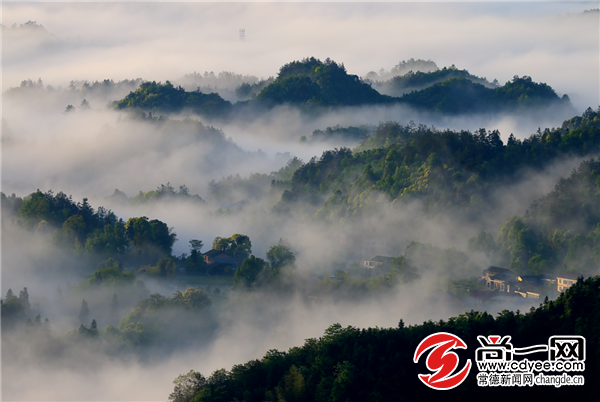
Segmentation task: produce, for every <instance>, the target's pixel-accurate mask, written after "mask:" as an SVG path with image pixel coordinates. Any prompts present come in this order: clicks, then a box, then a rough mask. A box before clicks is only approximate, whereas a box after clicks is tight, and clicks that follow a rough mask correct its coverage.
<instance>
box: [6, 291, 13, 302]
mask: <svg viewBox="0 0 600 402" xmlns="http://www.w3.org/2000/svg"><path fill="white" fill-rule="evenodd" d="M13 296H14V295H13V291H12V289H8V292H6V297H5V298H4V300H5V301H9V300H10V299H12V297H13Z"/></svg>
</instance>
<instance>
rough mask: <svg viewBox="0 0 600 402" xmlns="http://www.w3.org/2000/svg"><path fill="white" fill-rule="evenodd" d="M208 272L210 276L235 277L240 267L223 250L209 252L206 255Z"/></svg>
mask: <svg viewBox="0 0 600 402" xmlns="http://www.w3.org/2000/svg"><path fill="white" fill-rule="evenodd" d="M204 261H205V262H206V272H207V273H208V274H209V275H233V273H234V272H235V270H236V269H237V267H238V263H237V261H236V259H235V258H234V257H233V256H232V255H230V254H228V253H226V252H224V251H221V250H214V249H212V250H209V251H207V252H206V253H204Z"/></svg>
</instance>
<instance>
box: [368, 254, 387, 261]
mask: <svg viewBox="0 0 600 402" xmlns="http://www.w3.org/2000/svg"><path fill="white" fill-rule="evenodd" d="M393 258H394V257H385V256H382V255H378V256H376V257H373V258H371V259H369V260H365V261H372V262H388V261H389V260H391V259H393Z"/></svg>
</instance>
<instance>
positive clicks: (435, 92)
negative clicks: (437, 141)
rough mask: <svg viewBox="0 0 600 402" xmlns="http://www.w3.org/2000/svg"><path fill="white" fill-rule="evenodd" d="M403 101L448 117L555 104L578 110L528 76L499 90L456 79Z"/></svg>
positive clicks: (510, 82)
mask: <svg viewBox="0 0 600 402" xmlns="http://www.w3.org/2000/svg"><path fill="white" fill-rule="evenodd" d="M429 74H434V73H429ZM400 102H401V103H406V104H408V105H410V106H413V107H416V108H418V109H423V110H427V111H436V112H442V113H446V114H462V113H478V112H502V111H510V110H519V109H524V108H530V107H534V108H541V107H548V106H553V105H557V106H566V107H569V108H570V109H572V110H573V111H574V110H575V109H574V108H573V107H572V106H571V101H570V100H569V97H568V96H567V95H563V97H562V98H559V97H558V95H557V94H556V92H554V90H553V89H552V88H551V87H550V86H549V85H546V84H543V83H542V84H538V83H536V82H533V80H532V79H531V77H528V76H524V77H521V78H519V77H518V76H515V77H514V78H513V80H512V81H509V82H507V83H506V84H505V85H503V86H501V87H498V88H488V87H486V86H484V85H482V84H480V83H477V82H474V81H473V80H471V79H469V78H466V77H452V78H449V79H447V80H444V81H441V82H438V83H436V84H434V85H432V86H429V87H427V88H425V89H423V90H420V91H413V92H411V93H408V94H405V95H404V96H402V97H401V98H400Z"/></svg>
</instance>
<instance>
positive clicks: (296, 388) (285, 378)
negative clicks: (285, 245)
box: [176, 277, 600, 402]
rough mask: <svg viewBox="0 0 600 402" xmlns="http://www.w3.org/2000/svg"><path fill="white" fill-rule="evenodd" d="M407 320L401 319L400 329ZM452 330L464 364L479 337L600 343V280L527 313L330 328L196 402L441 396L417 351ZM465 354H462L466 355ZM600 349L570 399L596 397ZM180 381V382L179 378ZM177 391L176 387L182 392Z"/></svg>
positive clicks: (468, 394)
mask: <svg viewBox="0 0 600 402" xmlns="http://www.w3.org/2000/svg"><path fill="white" fill-rule="evenodd" d="M402 323H403V321H401V324H402ZM436 332H448V333H452V334H455V335H457V336H459V337H460V338H461V339H463V340H464V341H465V342H466V344H467V345H468V350H467V351H465V352H464V353H463V354H461V357H460V359H461V361H464V359H466V358H471V359H473V356H474V353H475V349H476V347H477V346H478V345H479V343H478V341H477V336H478V335H487V334H498V335H502V336H505V335H509V336H511V337H512V342H513V343H515V345H519V346H521V345H523V346H528V345H535V344H544V343H546V342H548V337H550V336H552V335H556V334H570V335H581V336H583V337H585V338H586V339H588V340H590V339H597V336H598V334H599V333H600V277H595V278H590V279H587V280H585V281H583V280H582V279H580V280H579V281H578V282H577V283H576V284H575V285H573V286H572V287H571V288H569V289H568V290H567V291H566V292H565V293H564V294H562V295H561V296H560V297H559V298H558V299H556V300H555V301H551V302H548V303H544V304H543V305H540V307H539V308H532V309H531V311H530V312H528V313H526V314H523V313H519V312H518V311H517V312H516V313H515V312H512V311H508V310H504V311H502V312H501V313H499V314H498V315H497V316H496V317H494V316H492V315H490V314H488V313H486V312H477V311H471V312H468V313H465V314H462V315H460V316H458V317H453V318H450V319H448V320H447V321H444V320H440V321H437V322H432V321H428V322H424V323H423V324H421V325H412V326H405V325H399V326H398V327H397V328H366V329H359V328H354V327H350V326H349V327H345V328H344V327H342V326H341V325H340V324H334V325H332V326H330V327H329V328H328V329H327V330H326V331H325V334H324V335H323V336H322V337H321V338H319V339H307V340H306V341H305V343H304V345H303V346H301V347H294V348H291V349H290V350H288V351H287V352H279V351H276V350H270V351H268V352H267V353H266V355H265V356H264V357H263V358H262V359H260V360H252V361H249V362H247V363H245V364H238V365H236V366H234V367H233V368H232V369H231V371H230V372H228V371H226V370H218V371H217V372H215V373H213V375H212V376H211V377H210V378H209V379H208V380H207V381H206V383H204V382H202V381H200V383H202V385H201V386H200V388H201V389H200V390H199V391H197V393H196V396H195V398H193V399H192V400H193V401H197V402H200V401H203V402H211V401H223V400H240V401H242V400H246V401H284V400H285V401H369V400H382V401H401V400H417V399H424V398H425V399H428V398H435V397H437V391H435V390H430V389H428V388H426V387H424V386H423V384H422V382H421V381H420V380H419V378H418V375H419V374H421V373H423V370H424V364H414V363H413V358H414V351H415V349H416V348H417V346H418V344H419V343H420V342H421V341H422V340H423V339H424V338H425V337H427V336H428V335H431V334H433V333H436ZM461 353H462V352H461ZM599 359H600V345H599V344H598V343H597V342H591V341H588V342H587V347H586V370H585V372H583V373H582V374H583V375H584V376H585V384H586V385H585V386H580V387H569V389H568V395H569V397H571V398H576V399H580V400H588V399H590V398H591V399H593V397H594V396H595V395H596V392H598V384H597V382H595V379H596V378H597V377H598V375H600V365H599V364H598V363H597V362H598V361H599ZM180 378H181V377H180ZM177 389H178V388H177V386H176V390H177ZM489 391H490V390H489V389H488V388H485V387H480V386H478V385H477V381H476V379H475V377H474V376H473V377H472V378H471V377H470V378H469V379H468V380H467V381H465V382H464V383H463V384H461V385H460V386H459V387H457V388H456V389H454V390H452V392H453V395H454V397H453V399H461V400H468V401H471V400H472V401H479V400H483V399H485V400H488V399H490V392H489ZM556 393H557V389H556V388H555V387H497V388H496V389H495V390H494V395H493V396H492V397H491V398H492V400H499V401H500V400H506V399H507V398H508V399H519V400H521V399H523V398H535V399H539V398H547V399H549V400H550V399H554V398H555V397H556V395H557V394H556Z"/></svg>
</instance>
